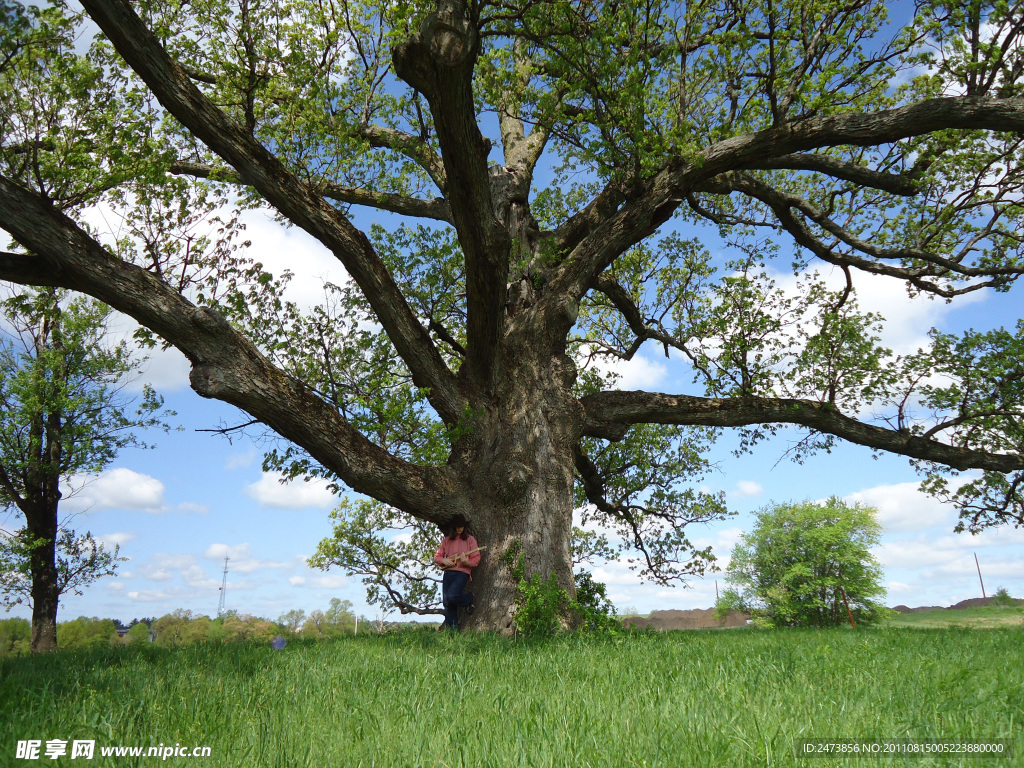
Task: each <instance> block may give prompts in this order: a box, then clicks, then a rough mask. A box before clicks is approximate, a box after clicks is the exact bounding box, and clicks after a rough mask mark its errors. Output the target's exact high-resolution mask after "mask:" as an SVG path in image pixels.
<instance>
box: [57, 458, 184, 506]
mask: <svg viewBox="0 0 1024 768" xmlns="http://www.w3.org/2000/svg"><path fill="white" fill-rule="evenodd" d="M61 491H62V492H63V493H64V494H65V499H66V501H65V502H63V503H64V508H65V509H70V510H71V511H75V512H85V511H92V510H100V509H137V510H140V511H143V512H151V513H158V512H164V511H166V510H165V507H164V484H163V483H162V482H160V481H159V480H157V479H156V478H155V477H151V476H149V475H143V474H141V473H139V472H134V471H132V470H130V469H128V468H126V467H118V468H116V469H111V470H109V471H107V472H104V473H103V474H102V475H100V476H98V477H87V476H84V475H76V476H74V477H72V478H71V483H70V484H69V485H68V486H63V487H62V488H61Z"/></svg>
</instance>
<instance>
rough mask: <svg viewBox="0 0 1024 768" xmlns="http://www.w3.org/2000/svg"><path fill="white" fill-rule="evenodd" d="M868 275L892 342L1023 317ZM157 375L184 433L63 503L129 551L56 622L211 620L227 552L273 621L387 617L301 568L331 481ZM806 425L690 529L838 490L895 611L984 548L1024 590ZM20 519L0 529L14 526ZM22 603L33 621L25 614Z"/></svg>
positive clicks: (878, 464)
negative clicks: (871, 535) (280, 455)
mask: <svg viewBox="0 0 1024 768" xmlns="http://www.w3.org/2000/svg"><path fill="white" fill-rule="evenodd" d="M246 216H247V222H248V232H247V236H248V237H249V238H251V240H252V242H253V250H254V254H253V255H254V256H255V257H256V258H257V259H259V260H262V261H264V263H265V264H266V265H267V266H268V268H270V269H271V270H272V271H276V270H279V269H281V268H282V267H284V266H286V265H287V266H288V267H289V268H291V269H293V270H294V272H295V273H296V278H295V280H294V281H293V283H292V285H291V287H290V289H289V290H290V291H291V293H292V298H294V299H295V300H297V301H300V302H307V301H308V302H311V301H313V300H315V299H316V298H317V296H318V295H319V294H320V288H321V284H322V283H321V281H322V280H324V279H331V280H335V281H337V280H341V279H343V278H344V273H343V271H342V270H341V268H340V267H339V266H338V265H337V263H336V262H335V261H334V259H333V258H332V257H331V256H330V255H329V254H327V253H326V252H325V251H324V250H323V249H322V248H321V247H320V246H319V245H318V244H316V243H315V242H314V241H312V240H311V239H310V238H309V237H308V236H306V235H305V234H304V233H302V232H301V231H298V230H296V229H294V228H293V229H287V230H285V229H282V228H280V227H278V226H277V225H276V224H274V223H273V222H272V221H271V220H270V219H269V218H267V217H265V216H263V215H262V214H259V213H255V212H254V213H249V214H246ZM777 279H778V281H779V284H780V285H781V286H783V287H787V281H789V283H794V282H795V279H794V278H793V277H792V276H791V275H787V274H779V275H778V276H777ZM857 284H858V286H859V298H860V302H861V304H862V307H863V308H864V309H868V310H875V311H880V312H882V313H883V314H884V315H886V316H887V317H888V318H889V320H890V322H889V323H888V324H887V327H886V331H885V335H884V336H883V341H884V342H885V344H886V345H887V346H889V347H891V348H892V349H894V350H895V351H897V352H900V351H913V350H914V349H916V348H917V347H918V346H920V345H921V344H923V343H924V340H925V338H926V333H927V330H928V328H930V327H931V326H933V325H937V326H939V327H940V328H943V329H945V330H959V329H963V328H968V327H977V328H986V327H991V326H993V325H1000V324H1005V325H1012V324H1013V323H1014V322H1015V321H1016V319H1017V317H1019V311H1018V310H1017V308H1016V307H1017V304H1016V301H1015V299H1014V296H1015V295H1019V293H1020V291H1019V290H1018V291H1015V292H1012V293H1010V294H1008V295H1006V294H993V293H986V294H976V295H974V296H972V297H970V298H969V299H968V300H967V301H965V302H961V303H959V304H954V305H947V304H945V303H942V302H936V301H929V300H927V299H917V300H910V299H908V298H907V297H906V293H905V291H904V290H903V288H902V287H901V286H900V285H898V284H895V283H892V282H891V281H885V280H883V279H864V278H863V277H861V279H859V280H858V281H857ZM618 370H619V372H620V373H621V374H622V376H623V378H622V380H621V381H620V382H619V386H621V387H622V388H624V389H632V388H650V389H653V390H657V391H665V392H678V391H686V390H689V389H690V388H691V386H692V385H691V382H690V379H689V376H688V374H687V373H686V370H685V368H684V366H683V365H682V364H680V363H679V362H678V361H676V360H674V359H666V358H665V357H664V355H663V353H662V352H661V350H660V348H655V347H650V348H645V349H644V350H642V352H641V354H640V355H638V356H637V357H636V358H634V360H633V361H632V362H631V363H629V364H626V365H623V366H621V367H620V368H619V369H618ZM147 378H148V379H149V380H150V381H151V382H152V383H153V384H154V386H156V387H157V389H158V390H159V391H160V392H161V393H162V394H163V395H164V397H165V398H166V404H167V406H168V407H169V408H171V409H173V410H175V411H177V413H178V417H177V418H176V422H177V423H179V424H180V425H181V426H182V428H183V429H182V430H181V431H175V432H171V433H170V434H167V435H164V434H160V433H153V434H150V435H149V436H148V438H149V440H150V441H151V442H153V443H155V445H156V448H155V450H149V451H141V450H131V451H125V452H123V453H122V454H121V455H120V456H119V457H118V459H117V460H116V461H115V462H114V463H113V464H112V465H111V467H110V468H109V469H108V471H107V472H106V473H104V475H102V476H100V477H99V478H97V479H94V480H93V481H92V482H91V483H90V484H88V485H86V486H85V487H84V488H82V489H81V490H80V491H78V492H77V494H76V495H75V496H74V497H72V498H71V499H70V500H68V501H66V502H64V504H63V509H64V511H65V512H66V513H72V514H73V515H74V519H73V522H72V525H73V527H74V528H76V529H78V530H90V531H92V533H93V534H95V535H96V536H98V537H100V538H102V539H103V540H104V541H106V542H108V543H111V544H113V543H118V544H120V545H121V554H122V555H124V556H125V557H127V558H129V559H128V561H127V562H125V563H123V564H122V567H121V570H120V573H119V575H118V576H116V577H112V578H106V579H103V580H101V581H99V582H97V583H96V584H95V585H93V586H92V587H91V588H90V589H89V590H88V591H87V592H86V594H85V595H84V596H81V597H76V596H67V597H65V598H64V599H63V600H62V607H61V610H60V615H59V618H60V619H61V620H67V619H71V618H74V617H77V616H79V615H86V616H100V617H113V618H119V619H122V620H125V621H127V620H129V619H131V618H133V617H142V616H160V615H163V614H165V613H168V612H170V611H172V610H174V609H176V608H185V609H189V610H192V611H195V612H197V613H200V614H208V615H215V614H216V611H217V605H218V600H219V587H220V584H221V577H222V569H223V563H224V557H225V556H228V557H230V561H229V573H228V588H227V596H226V604H227V607H228V608H229V609H235V610H238V611H239V612H242V613H251V614H256V615H260V616H266V617H269V618H276V617H277V616H279V615H280V614H281V613H282V612H284V611H286V610H289V609H292V608H301V609H305V610H306V611H311V610H313V609H316V608H326V607H327V604H328V602H329V600H330V599H331V598H332V597H340V598H342V599H347V600H351V601H352V602H353V603H354V605H355V607H356V610H357V611H358V612H360V613H362V614H364V615H367V616H369V617H372V618H376V617H378V616H381V615H382V614H381V612H380V609H378V608H376V607H369V606H367V605H366V603H365V599H364V591H363V587H362V584H361V583H360V582H359V581H358V579H350V578H347V577H346V576H345V575H344V574H342V573H340V572H335V571H329V572H323V571H319V570H313V569H310V568H309V567H308V566H307V565H306V562H305V561H306V558H307V557H309V556H310V555H311V554H312V553H313V551H314V550H315V548H316V545H317V543H318V542H319V541H320V540H321V539H322V538H323V537H325V536H327V535H328V534H329V533H330V525H329V521H328V517H327V515H328V512H329V510H330V509H331V507H332V506H333V504H334V499H333V497H332V496H331V494H330V493H329V492H328V491H327V490H326V488H325V487H324V485H323V484H322V483H303V482H301V481H298V482H295V483H292V484H289V485H287V486H282V485H281V484H280V483H279V482H277V479H276V478H275V477H274V476H271V475H267V474H264V473H263V472H262V471H261V458H262V453H261V450H260V448H259V446H257V445H255V444H254V443H253V442H252V441H251V440H249V439H247V438H241V439H235V440H234V441H233V442H229V441H228V440H226V439H225V438H224V437H221V436H217V435H213V434H210V433H206V432H198V431H196V430H201V429H209V428H211V427H215V426H217V425H219V424H222V423H237V422H238V421H240V420H242V418H243V417H240V414H239V412H238V411H237V410H236V409H234V408H233V407H230V406H226V405H224V404H222V403H218V402H215V401H209V400H204V399H203V398H200V397H199V396H198V395H196V394H195V393H193V392H192V391H191V390H190V389H189V388H188V366H187V364H186V362H185V360H184V358H183V357H182V356H181V355H180V354H179V353H177V352H175V351H173V350H172V351H170V352H166V353H158V354H156V355H154V357H153V358H152V360H151V361H150V363H149V367H148V373H147ZM801 434H802V433H801V432H800V431H799V430H795V429H787V430H783V431H781V432H780V433H779V435H778V437H777V438H775V439H774V440H772V441H771V442H767V443H764V444H762V445H760V446H759V447H758V448H757V449H756V451H755V452H754V453H753V454H746V455H742V456H740V457H735V456H733V455H732V454H731V452H730V449H731V447H733V441H732V440H731V438H730V437H729V435H728V434H727V435H725V436H724V437H723V438H722V439H721V440H720V442H719V444H718V445H717V446H716V448H715V456H714V458H715V459H716V461H718V462H719V468H718V469H717V470H716V471H715V472H713V473H712V474H711V475H709V476H708V477H707V478H706V479H705V485H706V486H707V487H708V488H709V489H711V490H714V491H723V492H725V493H726V495H727V499H728V502H729V505H730V507H731V508H732V509H733V510H735V511H736V512H737V513H738V514H737V515H736V516H735V517H732V518H729V519H728V520H725V521H722V522H720V523H717V524H714V525H709V526H701V527H697V528H696V529H694V530H691V531H690V532H689V533H690V537H691V539H692V540H694V542H695V543H696V544H698V545H699V546H703V545H704V544H711V545H712V546H713V548H714V551H715V553H716V554H717V555H718V557H719V558H720V559H721V563H722V564H723V565H724V564H725V563H726V562H727V558H728V555H729V552H730V550H731V548H732V546H733V545H734V544H735V542H736V540H737V537H738V536H739V535H740V533H742V532H744V531H748V530H749V529H750V527H751V524H752V513H753V512H754V511H756V510H757V509H760V508H762V507H763V506H765V505H766V504H768V503H770V502H772V501H788V500H800V499H821V498H826V497H828V496H830V495H837V496H840V497H844V498H848V499H850V500H854V501H862V502H864V503H866V504H869V505H871V506H875V507H877V508H878V509H879V517H880V520H881V522H882V524H883V526H884V528H885V534H884V539H883V542H882V545H881V546H880V547H879V548H878V550H877V552H876V554H877V556H878V557H879V559H880V561H881V563H882V565H883V567H884V571H885V581H886V583H887V586H888V589H889V597H888V602H889V604H890V605H895V604H900V603H903V604H908V605H949V604H952V603H954V602H956V601H959V600H962V599H965V598H969V597H977V596H980V594H981V588H980V585H979V582H978V574H977V571H976V568H975V561H974V554H975V553H977V556H978V559H979V561H980V563H981V568H982V575H983V577H984V579H985V587H986V590H987V591H988V593H989V594H991V593H992V592H994V591H995V589H996V588H997V587H1000V586H1003V587H1006V588H1007V589H1009V590H1010V592H1011V593H1012V594H1015V595H1024V562H1022V559H1021V558H1020V554H1021V551H1022V545H1024V530H1014V529H1009V528H1003V529H999V530H996V531H990V532H986V533H984V534H982V535H979V536H971V535H969V534H954V533H953V532H952V529H953V526H954V525H955V522H956V515H955V512H954V511H953V510H952V509H951V508H948V507H945V506H943V505H941V504H940V503H938V502H936V501H934V500H932V499H929V498H928V497H925V496H923V495H921V494H920V493H918V492H917V490H916V488H917V482H918V479H917V477H916V475H915V473H914V471H913V470H912V469H911V467H910V466H909V464H908V462H907V461H906V459H902V458H899V457H894V456H888V455H884V456H881V457H878V458H874V457H872V455H871V452H870V451H868V450H867V449H864V448H860V447H858V446H851V445H845V444H844V445H839V446H838V447H837V448H836V449H834V450H833V451H832V453H831V454H821V455H816V456H814V457H812V458H810V459H809V460H807V461H806V462H805V463H804V464H802V465H797V464H794V463H792V462H791V461H789V460H788V459H786V458H784V457H783V454H784V453H785V451H786V449H787V447H788V446H789V445H790V444H791V443H792V442H794V441H796V440H798V439H799V438H800V436H801ZM12 522H13V520H10V519H9V520H8V521H6V522H2V521H0V525H3V527H5V528H7V527H10V524H11V523H12ZM595 575H596V577H597V578H598V580H600V581H604V582H605V583H607V585H608V588H609V594H610V596H611V598H612V600H613V602H614V603H615V604H616V605H617V606H618V607H619V608H620V609H623V608H627V607H629V608H635V609H637V610H639V611H641V612H647V611H650V610H656V609H666V608H705V607H709V606H710V605H712V603H713V602H714V596H715V579H716V578H718V579H719V580H721V578H722V576H721V574H717V575H711V576H709V577H707V578H705V579H699V580H695V581H694V582H692V584H691V585H690V587H689V588H686V589H680V588H674V589H669V588H665V587H661V586H658V585H650V584H646V585H645V584H642V583H641V582H640V581H639V580H638V579H637V578H636V576H635V575H634V574H633V573H632V572H631V571H630V570H629V568H628V567H627V566H626V565H625V564H621V563H610V564H608V565H605V566H602V567H599V568H597V569H596V570H595ZM720 584H721V582H720ZM12 613H13V615H20V616H28V615H29V613H28V610H27V609H25V608H19V609H15V610H14V611H13V612H12ZM390 618H397V614H393V615H391V616H390Z"/></svg>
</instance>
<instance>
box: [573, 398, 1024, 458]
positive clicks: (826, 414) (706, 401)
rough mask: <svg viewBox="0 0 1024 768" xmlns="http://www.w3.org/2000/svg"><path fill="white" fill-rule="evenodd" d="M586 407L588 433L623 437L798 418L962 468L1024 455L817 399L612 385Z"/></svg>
mask: <svg viewBox="0 0 1024 768" xmlns="http://www.w3.org/2000/svg"><path fill="white" fill-rule="evenodd" d="M581 403H582V404H583V407H584V408H585V410H586V422H585V425H584V430H583V432H584V434H586V435H589V436H592V437H601V438H604V439H606V440H613V441H614V440H621V439H622V438H623V436H624V435H625V434H626V432H627V431H628V430H629V428H630V427H631V426H632V425H634V424H640V423H655V424H678V425H688V426H708V427H743V426H749V425H751V424H799V425H801V426H805V427H809V428H811V429H814V430H817V431H818V432H824V433H826V434H830V435H835V436H836V437H840V438H843V439H844V440H848V441H850V442H851V443H857V444H858V445H865V446H868V447H870V448H875V449H878V450H883V451H889V452H891V453H898V454H902V455H904V456H909V457H910V458H913V459H921V460H923V461H931V462H936V463H938V464H945V465H946V466H949V467H952V468H954V469H958V470H968V469H985V470H991V471H994V472H1003V473H1006V472H1012V471H1014V470H1020V469H1024V458H1022V457H1020V456H1018V455H1013V454H1002V453H988V452H985V451H977V450H974V449H971V448H963V447H957V446H952V445H948V444H946V443H941V442H939V441H937V440H932V439H930V438H925V437H921V436H917V435H914V434H911V433H910V432H909V431H906V430H893V429H885V428H883V427H876V426H873V425H870V424H865V423H863V422H860V421H857V420H855V419H851V418H850V417H848V416H844V415H843V414H841V413H840V412H839V411H838V410H837V409H836V408H835V406H833V405H831V404H829V403H820V402H816V401H814V400H794V399H784V398H766V397H743V398H733V399H726V400H722V399H716V398H703V397H692V396H689V395H667V394H661V393H652V392H618V391H608V392H599V393H597V394H593V395H587V396H585V397H583V398H582V399H581Z"/></svg>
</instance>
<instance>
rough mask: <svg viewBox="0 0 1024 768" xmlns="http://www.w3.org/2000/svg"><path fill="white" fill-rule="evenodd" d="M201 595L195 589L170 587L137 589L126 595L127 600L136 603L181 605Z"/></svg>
mask: <svg viewBox="0 0 1024 768" xmlns="http://www.w3.org/2000/svg"><path fill="white" fill-rule="evenodd" d="M200 595H201V593H200V592H199V591H197V590H195V589H182V588H181V587H171V588H170V589H139V590H133V591H132V592H129V593H128V599H129V600H132V601H134V602H137V603H162V602H167V601H174V602H177V603H183V602H185V601H189V600H194V599H195V598H197V597H199V596H200Z"/></svg>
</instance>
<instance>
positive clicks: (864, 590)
mask: <svg viewBox="0 0 1024 768" xmlns="http://www.w3.org/2000/svg"><path fill="white" fill-rule="evenodd" d="M875 514H876V511H875V510H874V509H871V508H869V507H863V506H861V505H859V504H855V505H853V506H851V505H849V504H847V503H846V502H844V501H842V500H841V499H838V498H835V497H833V498H831V499H829V500H828V501H826V502H824V503H814V502H803V503H799V504H778V505H775V506H772V507H768V508H766V509H764V510H762V511H761V512H759V513H758V515H757V524H756V525H755V526H754V530H753V531H752V532H751V533H749V534H744V535H743V536H741V537H740V542H739V544H737V545H736V547H735V548H734V549H733V552H732V561H731V562H730V563H729V567H728V569H727V570H726V582H727V583H728V584H729V585H730V588H729V589H727V590H726V591H725V592H724V593H723V595H722V597H721V598H720V599H719V600H718V603H717V604H716V612H717V613H718V615H719V616H723V615H725V614H726V613H727V612H728V611H729V610H731V609H737V610H741V611H745V612H747V613H750V614H751V615H752V616H754V618H755V621H756V622H757V623H759V624H761V625H763V626H791V627H829V626H837V625H840V624H842V623H843V622H845V621H847V613H846V603H848V604H849V607H850V610H851V611H852V612H853V615H854V617H855V619H856V620H857V621H860V622H872V621H877V620H878V619H879V618H881V617H883V616H884V615H885V613H886V609H885V608H884V606H882V604H881V603H879V602H876V599H878V598H881V597H883V596H884V595H885V588H884V587H883V586H882V569H881V566H879V564H878V561H877V560H876V559H875V557H874V556H873V555H872V554H871V551H870V548H871V547H872V546H874V545H876V544H878V542H879V537H880V534H881V526H880V525H879V524H878V521H877V520H876V519H875Z"/></svg>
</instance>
